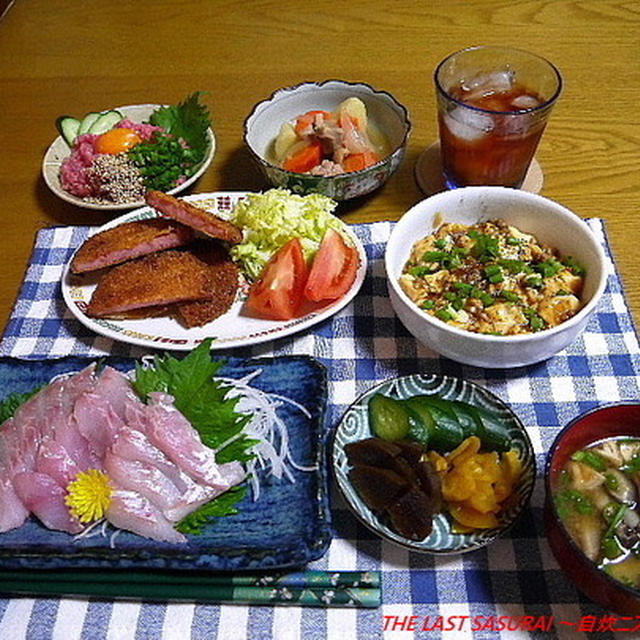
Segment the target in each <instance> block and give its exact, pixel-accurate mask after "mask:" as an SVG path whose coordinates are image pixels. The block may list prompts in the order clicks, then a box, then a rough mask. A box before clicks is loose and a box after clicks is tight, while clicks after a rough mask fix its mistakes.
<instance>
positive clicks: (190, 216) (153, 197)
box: [145, 190, 242, 244]
mask: <svg viewBox="0 0 640 640" xmlns="http://www.w3.org/2000/svg"><path fill="white" fill-rule="evenodd" d="M145 200H146V202H147V204H148V205H149V206H151V207H153V208H154V209H156V210H157V211H159V212H160V213H163V214H164V215H166V216H169V217H170V218H173V219H174V220H178V222H181V223H182V224H186V225H187V226H189V227H192V228H193V229H196V230H197V231H201V232H202V233H205V234H206V235H208V236H211V237H212V238H217V239H218V240H224V241H225V242H229V243H230V244H238V243H239V242H242V230H241V229H240V228H239V227H237V226H236V225H235V224H233V223H232V222H229V221H227V220H223V219H222V218H220V217H218V216H216V215H215V214H213V213H210V212H209V211H205V210H204V209H200V208H199V207H196V206H194V205H192V204H191V203H189V202H187V201H186V200H178V198H174V197H173V196H170V195H169V194H167V193H162V191H153V190H151V191H147V193H146V195H145Z"/></svg>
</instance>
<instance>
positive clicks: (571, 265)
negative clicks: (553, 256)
mask: <svg viewBox="0 0 640 640" xmlns="http://www.w3.org/2000/svg"><path fill="white" fill-rule="evenodd" d="M562 264H563V265H564V266H565V267H567V269H569V271H571V273H573V274H574V275H576V276H583V275H584V274H585V273H586V270H585V268H584V267H583V266H582V265H581V264H580V263H579V262H578V261H577V260H576V259H575V258H574V257H573V256H567V257H566V258H565V259H564V260H563V261H562Z"/></svg>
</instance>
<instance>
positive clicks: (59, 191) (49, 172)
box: [42, 104, 216, 211]
mask: <svg viewBox="0 0 640 640" xmlns="http://www.w3.org/2000/svg"><path fill="white" fill-rule="evenodd" d="M161 106H162V105H160V104H134V105H128V106H125V107H115V109H116V111H119V112H120V113H122V115H123V116H124V117H125V118H130V119H131V120H133V121H134V122H144V121H146V120H148V118H149V116H150V115H151V114H152V113H153V112H154V111H155V110H156V109H158V108H159V107H161ZM207 138H208V140H209V150H208V151H207V155H206V156H205V158H204V160H203V161H202V162H201V163H200V166H199V167H198V170H197V171H196V172H195V173H194V174H193V175H192V176H191V177H190V178H188V179H187V180H185V181H184V182H183V183H182V184H179V185H178V186H177V187H174V188H173V189H171V190H169V191H167V193H170V194H172V195H175V194H176V193H182V192H183V191H184V190H185V189H188V188H189V187H190V186H191V185H192V184H193V183H194V182H195V181H196V180H197V179H198V178H199V177H200V176H201V175H202V174H203V173H204V172H205V171H206V170H207V169H208V168H209V165H210V164H211V161H212V160H213V156H214V154H215V151H216V139H215V136H214V134H213V130H212V129H211V127H209V129H208V130H207ZM70 155H71V149H70V147H69V145H68V144H67V143H66V141H65V140H64V138H63V137H62V136H58V137H57V138H56V139H55V140H54V141H53V142H52V144H51V146H50V147H49V148H48V149H47V152H46V153H45V155H44V160H43V161H42V176H43V178H44V181H45V182H46V183H47V186H48V187H49V189H51V191H53V193H55V194H56V195H57V196H58V197H59V198H62V199H63V200H66V201H67V202H70V203H71V204H75V205H77V206H78V207H83V208H84V209H95V210H96V211H126V210H128V209H134V208H136V207H143V206H144V204H145V203H144V200H138V201H135V202H123V203H119V204H116V203H115V202H114V203H113V204H98V203H95V202H87V201H86V200H84V199H83V198H78V197H77V196H74V195H73V194H71V193H69V192H68V191H65V190H64V189H63V188H62V185H61V184H60V167H61V166H62V162H63V160H64V159H65V158H68V157H69V156H70Z"/></svg>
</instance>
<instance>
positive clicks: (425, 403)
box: [404, 395, 465, 452]
mask: <svg viewBox="0 0 640 640" xmlns="http://www.w3.org/2000/svg"><path fill="white" fill-rule="evenodd" d="M443 403H445V404H443ZM404 404H405V406H406V407H407V409H408V411H409V412H410V414H411V415H412V416H413V417H414V418H415V419H416V420H418V421H419V422H421V423H422V426H423V427H424V429H426V430H427V431H429V447H430V448H432V449H435V450H436V451H439V452H444V451H451V450H452V449H455V448H456V447H457V446H458V445H459V444H460V443H461V442H462V441H463V440H464V439H465V434H464V431H463V430H462V427H461V426H460V424H459V422H458V421H457V420H456V418H455V414H454V413H453V411H451V409H450V408H448V407H446V401H443V400H442V398H438V397H436V396H427V395H420V396H413V397H412V398H407V399H406V400H404Z"/></svg>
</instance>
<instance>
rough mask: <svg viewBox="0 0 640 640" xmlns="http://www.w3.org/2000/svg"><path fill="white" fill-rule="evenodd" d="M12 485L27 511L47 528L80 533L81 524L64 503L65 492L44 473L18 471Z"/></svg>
mask: <svg viewBox="0 0 640 640" xmlns="http://www.w3.org/2000/svg"><path fill="white" fill-rule="evenodd" d="M13 485H14V487H15V490H16V493H17V494H18V496H19V498H20V500H21V501H22V503H23V504H24V505H25V507H26V508H27V509H29V511H31V512H32V513H33V514H34V515H35V516H37V517H38V519H39V520H41V521H42V523H43V524H44V525H45V526H46V527H48V528H49V529H56V530H58V531H67V532H69V533H80V531H82V525H81V524H80V522H78V520H76V519H75V518H74V517H73V516H72V515H71V514H70V513H69V507H68V506H67V505H66V504H65V501H64V500H65V497H66V495H67V492H66V491H65V490H64V489H63V488H62V487H61V486H60V485H59V484H58V483H57V482H56V481H55V480H54V479H53V478H51V477H50V476H48V475H47V474H45V473H37V472H25V473H18V474H17V475H16V476H15V478H14V479H13Z"/></svg>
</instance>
